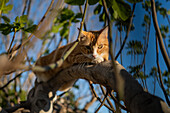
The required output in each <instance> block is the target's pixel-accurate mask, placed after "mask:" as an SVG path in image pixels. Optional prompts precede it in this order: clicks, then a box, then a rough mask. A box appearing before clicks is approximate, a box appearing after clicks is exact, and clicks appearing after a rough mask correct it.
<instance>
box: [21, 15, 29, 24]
mask: <svg viewBox="0 0 170 113" xmlns="http://www.w3.org/2000/svg"><path fill="white" fill-rule="evenodd" d="M27 17H28V16H27V15H23V16H20V23H26V22H27Z"/></svg>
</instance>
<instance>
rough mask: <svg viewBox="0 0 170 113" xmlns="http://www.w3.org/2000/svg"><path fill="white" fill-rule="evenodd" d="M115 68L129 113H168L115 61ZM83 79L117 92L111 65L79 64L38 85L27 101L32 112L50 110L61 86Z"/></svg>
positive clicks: (163, 104) (159, 101) (169, 110)
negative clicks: (122, 85) (120, 78)
mask: <svg viewBox="0 0 170 113" xmlns="http://www.w3.org/2000/svg"><path fill="white" fill-rule="evenodd" d="M115 63H116V69H117V71H118V74H119V76H121V77H122V80H123V81H122V82H124V89H123V91H124V95H123V96H124V98H123V101H124V103H125V105H126V107H127V109H128V110H129V111H130V112H131V113H168V112H170V109H169V108H168V106H167V104H166V103H165V102H164V101H163V100H162V99H160V98H159V97H156V96H154V95H151V94H149V93H147V92H145V91H144V90H143V88H142V86H141V85H140V84H139V83H138V82H137V80H135V79H134V78H133V77H132V76H131V75H130V74H129V73H128V72H127V71H126V70H125V68H124V67H123V66H122V65H120V64H119V63H118V62H115ZM79 78H81V79H86V80H90V81H92V82H93V83H96V84H101V85H103V86H105V87H109V88H111V89H113V90H114V91H116V92H117V91H118V89H117V86H116V85H117V84H116V77H115V70H114V69H113V66H112V62H110V61H107V62H103V63H100V64H97V65H84V64H79V65H75V66H72V67H70V68H68V69H65V70H63V71H62V72H60V73H59V74H57V75H56V76H55V77H54V78H52V79H51V80H49V81H48V82H47V83H41V84H39V85H37V87H36V88H35V89H34V90H32V91H31V92H32V93H30V94H29V97H28V100H29V101H30V103H31V108H32V110H33V111H40V110H46V111H48V110H49V111H51V110H52V105H53V104H52V103H53V98H54V95H55V92H56V91H57V90H58V89H59V88H60V87H61V86H62V84H65V83H67V82H69V81H70V80H74V79H79ZM42 102H43V103H45V104H43V105H42V104H37V103H42Z"/></svg>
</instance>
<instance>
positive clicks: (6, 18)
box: [1, 16, 10, 23]
mask: <svg viewBox="0 0 170 113" xmlns="http://www.w3.org/2000/svg"><path fill="white" fill-rule="evenodd" d="M1 18H2V19H3V20H4V22H5V23H10V19H9V18H8V17H7V16H2V17H1Z"/></svg>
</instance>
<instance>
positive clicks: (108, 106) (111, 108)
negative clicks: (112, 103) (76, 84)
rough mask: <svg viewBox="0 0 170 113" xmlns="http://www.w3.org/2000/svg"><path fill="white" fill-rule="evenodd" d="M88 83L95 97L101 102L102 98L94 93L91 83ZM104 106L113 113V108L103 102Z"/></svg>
mask: <svg viewBox="0 0 170 113" xmlns="http://www.w3.org/2000/svg"><path fill="white" fill-rule="evenodd" d="M89 85H90V88H91V90H92V92H93V94H94V96H95V97H96V98H97V100H98V101H99V102H100V103H102V100H101V99H100V98H99V97H98V95H97V93H96V92H95V90H94V87H93V85H92V84H89ZM104 106H105V107H107V108H108V109H109V110H111V111H113V112H114V113H115V112H116V111H115V110H114V109H113V108H110V107H109V106H108V105H107V104H105V103H104Z"/></svg>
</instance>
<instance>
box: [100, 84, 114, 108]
mask: <svg viewBox="0 0 170 113" xmlns="http://www.w3.org/2000/svg"><path fill="white" fill-rule="evenodd" d="M100 88H101V90H102V93H103V94H104V95H106V94H105V93H106V92H105V90H104V88H103V86H102V85H100ZM106 90H107V89H106ZM106 100H107V103H108V104H109V105H110V107H111V108H113V109H114V107H113V105H112V103H111V101H110V99H109V98H108V97H107V98H106Z"/></svg>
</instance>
